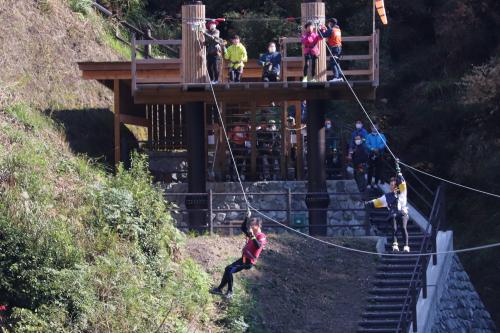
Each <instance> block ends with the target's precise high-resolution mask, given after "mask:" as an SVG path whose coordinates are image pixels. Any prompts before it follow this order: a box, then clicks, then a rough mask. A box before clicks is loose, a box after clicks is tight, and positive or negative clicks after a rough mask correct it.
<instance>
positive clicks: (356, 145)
mask: <svg viewBox="0 0 500 333" xmlns="http://www.w3.org/2000/svg"><path fill="white" fill-rule="evenodd" d="M386 143H387V139H386V138H385V135H384V134H382V133H381V132H380V129H379V127H378V125H377V124H375V123H374V124H372V126H371V131H370V133H368V131H367V130H366V129H365V128H364V127H363V123H362V122H361V120H358V121H356V129H355V130H354V131H353V132H352V134H351V140H350V143H349V153H348V155H347V159H348V160H349V161H350V162H351V163H352V168H353V172H354V179H355V180H356V184H357V185H358V189H359V191H360V192H364V191H365V190H366V189H367V187H371V188H375V187H376V186H377V185H378V184H379V183H380V182H381V180H382V172H383V166H384V165H383V159H384V154H385V149H386ZM372 180H374V182H372Z"/></svg>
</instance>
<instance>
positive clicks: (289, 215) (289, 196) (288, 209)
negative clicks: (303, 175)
mask: <svg viewBox="0 0 500 333" xmlns="http://www.w3.org/2000/svg"><path fill="white" fill-rule="evenodd" d="M286 194H287V201H286V218H287V220H288V225H292V190H291V189H289V188H288V189H287V190H286Z"/></svg>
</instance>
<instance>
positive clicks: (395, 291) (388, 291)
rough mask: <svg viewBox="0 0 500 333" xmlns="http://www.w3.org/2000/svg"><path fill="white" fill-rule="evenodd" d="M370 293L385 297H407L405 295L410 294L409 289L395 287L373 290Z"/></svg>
mask: <svg viewBox="0 0 500 333" xmlns="http://www.w3.org/2000/svg"><path fill="white" fill-rule="evenodd" d="M368 293H369V294H371V295H380V296H384V295H391V296H395V295H401V296H405V295H407V294H408V288H398V287H394V286H384V287H376V288H373V289H372V290H370V291H369V292H368Z"/></svg>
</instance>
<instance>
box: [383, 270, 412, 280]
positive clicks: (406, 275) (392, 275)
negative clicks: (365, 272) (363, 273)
mask: <svg viewBox="0 0 500 333" xmlns="http://www.w3.org/2000/svg"><path fill="white" fill-rule="evenodd" d="M412 274H413V272H377V273H376V274H375V277H376V278H377V279H384V280H387V281H391V280H393V279H395V280H399V279H401V280H402V279H407V280H409V279H411V276H412Z"/></svg>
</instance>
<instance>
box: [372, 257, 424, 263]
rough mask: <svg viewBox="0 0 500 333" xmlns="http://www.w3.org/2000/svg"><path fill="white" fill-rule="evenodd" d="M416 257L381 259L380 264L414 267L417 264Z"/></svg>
mask: <svg viewBox="0 0 500 333" xmlns="http://www.w3.org/2000/svg"><path fill="white" fill-rule="evenodd" d="M417 260H418V257H417V256H414V257H410V256H392V257H382V259H380V263H381V264H384V265H403V264H406V265H415V264H416V263H417Z"/></svg>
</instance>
